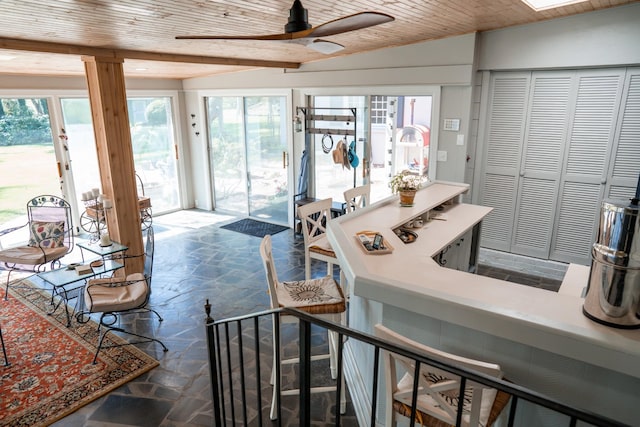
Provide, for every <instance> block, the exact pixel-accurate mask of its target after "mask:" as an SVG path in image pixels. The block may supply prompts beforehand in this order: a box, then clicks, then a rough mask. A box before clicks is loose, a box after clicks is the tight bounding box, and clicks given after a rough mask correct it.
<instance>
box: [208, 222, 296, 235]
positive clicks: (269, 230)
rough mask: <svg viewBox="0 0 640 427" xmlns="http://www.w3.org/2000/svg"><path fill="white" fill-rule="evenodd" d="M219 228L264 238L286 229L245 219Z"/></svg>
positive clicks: (281, 226)
mask: <svg viewBox="0 0 640 427" xmlns="http://www.w3.org/2000/svg"><path fill="white" fill-rule="evenodd" d="M220 228H224V229H226V230H231V231H237V232H238V233H242V234H248V235H249V236H255V237H260V238H262V237H264V236H266V235H267V234H271V235H273V234H276V233H280V232H281V231H284V230H286V229H288V228H289V227H285V226H283V225H277V224H270V223H268V222H262V221H256V220H255V219H250V218H245V219H241V220H239V221H236V222H232V223H231V224H227V225H223V226H222V227H220Z"/></svg>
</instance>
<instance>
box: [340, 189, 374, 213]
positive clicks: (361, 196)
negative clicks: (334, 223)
mask: <svg viewBox="0 0 640 427" xmlns="http://www.w3.org/2000/svg"><path fill="white" fill-rule="evenodd" d="M370 196H371V184H365V185H361V186H359V187H354V188H350V189H348V190H345V192H344V200H345V201H346V202H347V213H349V212H353V211H355V210H356V209H360V208H364V207H365V206H367V205H369V204H370V203H371V202H370V200H369V197H370Z"/></svg>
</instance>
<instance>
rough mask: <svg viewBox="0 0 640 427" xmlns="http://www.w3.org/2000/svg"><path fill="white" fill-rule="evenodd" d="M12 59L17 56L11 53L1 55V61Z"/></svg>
mask: <svg viewBox="0 0 640 427" xmlns="http://www.w3.org/2000/svg"><path fill="white" fill-rule="evenodd" d="M12 59H16V57H15V56H11V55H0V61H11V60H12Z"/></svg>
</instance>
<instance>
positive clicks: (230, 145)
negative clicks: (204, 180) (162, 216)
mask: <svg viewBox="0 0 640 427" xmlns="http://www.w3.org/2000/svg"><path fill="white" fill-rule="evenodd" d="M207 116H208V123H209V127H208V131H209V140H210V144H211V145H210V147H211V164H212V171H213V172H212V175H213V189H214V201H215V203H214V205H215V209H217V210H223V211H229V212H234V213H236V214H239V215H246V216H252V217H257V218H260V219H264V220H266V221H269V222H276V223H282V224H286V223H287V212H288V181H287V170H286V164H285V161H286V159H285V158H284V154H283V153H285V152H286V150H287V139H286V135H287V127H286V124H287V122H286V116H287V115H286V98H285V97H269V96H256V97H233V96H224V97H208V98H207Z"/></svg>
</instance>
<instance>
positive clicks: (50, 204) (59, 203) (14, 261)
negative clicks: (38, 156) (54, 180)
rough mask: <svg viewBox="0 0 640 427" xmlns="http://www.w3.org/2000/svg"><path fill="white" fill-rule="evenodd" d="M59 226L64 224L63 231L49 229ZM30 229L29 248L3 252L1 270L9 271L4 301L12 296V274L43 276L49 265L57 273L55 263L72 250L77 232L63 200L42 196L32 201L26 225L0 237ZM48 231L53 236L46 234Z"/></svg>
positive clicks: (29, 203) (68, 208)
mask: <svg viewBox="0 0 640 427" xmlns="http://www.w3.org/2000/svg"><path fill="white" fill-rule="evenodd" d="M59 223H62V230H60V228H59V227H52V228H49V227H48V226H51V225H55V224H59ZM27 226H28V227H29V230H30V233H31V239H30V241H29V243H28V244H26V245H22V246H17V247H12V248H7V249H3V250H0V266H1V267H3V268H4V269H6V270H9V273H8V274H7V283H6V285H5V294H4V299H5V300H6V299H7V297H8V295H9V282H10V281H11V273H12V272H13V271H30V272H33V273H40V272H42V271H44V270H46V268H47V265H49V266H50V268H51V269H54V268H55V265H56V263H57V264H58V265H59V264H60V259H61V258H62V257H64V256H65V255H67V254H68V253H70V252H71V251H72V250H73V245H74V230H73V220H72V218H71V206H70V205H69V203H68V202H67V201H66V200H64V199H63V198H61V197H58V196H52V195H41V196H37V197H34V198H33V199H31V200H29V202H28V203H27V223H26V224H24V225H22V226H20V227H14V228H11V229H7V230H4V231H0V236H2V235H6V234H8V233H11V232H14V231H17V230H18V229H21V228H23V227H27ZM42 230H45V231H42ZM47 230H49V231H51V233H52V234H47ZM61 231H62V233H61V234H60V232H61ZM52 241H55V243H53V245H52ZM58 243H61V245H59V244H58Z"/></svg>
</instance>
